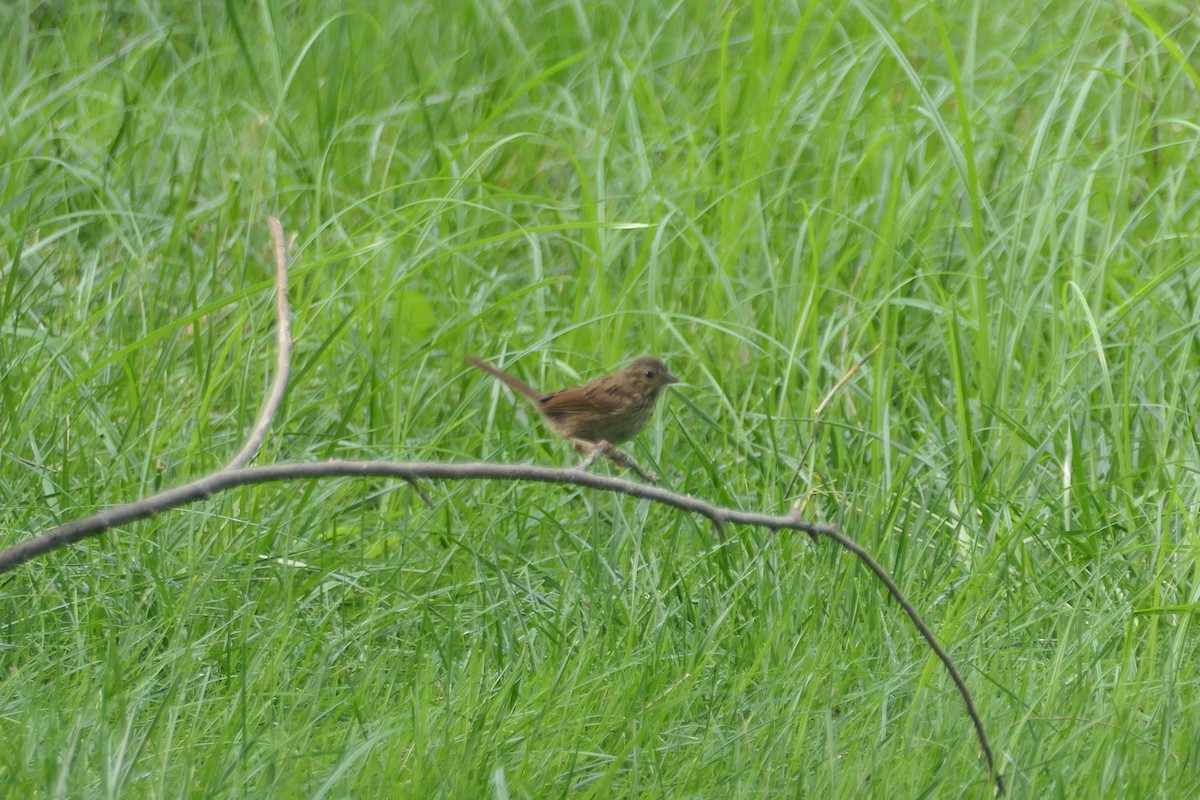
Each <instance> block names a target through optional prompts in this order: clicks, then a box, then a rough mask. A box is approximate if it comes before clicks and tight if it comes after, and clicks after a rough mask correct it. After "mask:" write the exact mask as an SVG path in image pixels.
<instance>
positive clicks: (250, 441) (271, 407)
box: [225, 217, 292, 469]
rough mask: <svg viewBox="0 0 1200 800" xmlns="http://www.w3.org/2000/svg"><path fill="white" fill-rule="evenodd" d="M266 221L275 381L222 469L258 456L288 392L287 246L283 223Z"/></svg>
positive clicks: (241, 464) (274, 219)
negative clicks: (272, 281)
mask: <svg viewBox="0 0 1200 800" xmlns="http://www.w3.org/2000/svg"><path fill="white" fill-rule="evenodd" d="M267 224H268V226H270V228H271V241H272V243H273V244H274V246H275V247H274V251H275V345H276V349H275V380H274V381H272V382H271V389H270V390H269V391H268V392H267V399H266V401H264V402H263V407H262V410H261V411H259V412H258V419H256V420H255V421H254V427H253V428H251V429H250V435H249V436H248V437H247V438H246V443H245V444H244V445H242V449H241V450H239V451H238V453H237V455H235V456H234V457H233V458H232V459H230V461H229V463H228V464H226V465H225V469H238V468H239V467H244V466H246V465H247V464H249V463H250V460H251V459H253V458H254V457H255V456H256V455H258V449H259V448H260V447H262V443H263V440H265V439H266V438H267V429H268V428H270V427H271V422H272V421H274V419H275V414H276V413H278V411H279V404H280V403H282V402H283V394H284V392H286V391H287V382H288V375H289V373H290V372H291V363H292V319H291V314H290V312H289V310H288V296H287V292H288V248H287V241H286V240H285V239H284V237H283V225H281V224H280V223H279V220H278V219H276V218H275V217H268V218H267Z"/></svg>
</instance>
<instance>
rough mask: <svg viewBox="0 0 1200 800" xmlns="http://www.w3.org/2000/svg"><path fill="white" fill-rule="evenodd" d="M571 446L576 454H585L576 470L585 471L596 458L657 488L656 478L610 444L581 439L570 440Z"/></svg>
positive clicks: (602, 441)
mask: <svg viewBox="0 0 1200 800" xmlns="http://www.w3.org/2000/svg"><path fill="white" fill-rule="evenodd" d="M571 444H572V445H573V446H574V447H575V450H576V452H579V453H587V457H586V458H584V459H583V461H582V462H581V463H580V465H579V467H578V469H587V468H588V467H590V466H591V465H592V464H595V463H596V459H598V458H601V457H603V458H607V459H608V460H609V461H611V462H613V463H614V464H616V465H617V466H619V467H624V468H625V469H628V470H631V471H633V472H634V473H636V474H637V476H638V477H639V478H641V479H642V480H644V481H645V482H646V483H649V484H652V485H655V486H657V485H658V476H657V475H655V474H653V473H651V472H647V471H646V470H644V469H642V468H641V467H640V466H638V463H637V462H636V461H634V460H633V459H632V458H630V457H629V454H628V453H626V452H625V451H624V450H618V449H617V448H615V447H613V446H612V444H611V443H609V442H606V441H604V440H603V439H601V440H600V441H598V442H588V441H584V440H583V439H572V440H571Z"/></svg>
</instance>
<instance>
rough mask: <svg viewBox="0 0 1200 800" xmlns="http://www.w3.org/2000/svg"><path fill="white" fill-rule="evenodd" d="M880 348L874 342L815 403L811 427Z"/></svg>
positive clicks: (798, 465) (799, 464) (793, 482)
mask: <svg viewBox="0 0 1200 800" xmlns="http://www.w3.org/2000/svg"><path fill="white" fill-rule="evenodd" d="M881 347H883V341H882V340H881V341H879V342H876V343H875V346H874V347H872V348H871V349H870V350H868V351H867V354H866V355H865V356H863V357H862V358H860V359H859V360H858V361H856V362H855V363H854V366H852V367H850V369H848V370H846V372H845V374H844V375H842V377H840V378H838V380H837V383H835V384H833V388H831V389H830V390H829V391H828V392H826V393H825V396H824V397H822V398H821V402H819V403H817V407H816V409H815V410H814V411H813V425H814V426H815V425H816V424H817V423H818V422H820V421H821V413H822V412H823V411H825V407H826V406H828V405H829V404H830V403H831V402H832V401H833V396H834V395H835V394H837V393H838V390H839V389H841V388H842V387H843V386H845V385H846V382H847V381H849V380H850V379H851V378H853V377H854V374H855V373H856V372H858V371H859V370H860V369H862V365H863V364H865V363H867V359H869V358H870V357H871V356H873V355H875V353H876V351H877V350H879V348H881ZM814 441H816V437H815V436H814V437H812V438H811V439H809V440H808V447H806V448H805V449H804V453H803V454H802V455H801V456H800V460H799V461H798V462H797V463H796V471H795V472H794V473H792V479H791V480H790V481H788V487H787V491H785V492H784V493H783V496H784V497H788V496H789V495H791V493H792V487H794V486H795V485H796V481H797V480H798V479H799V478H800V470H801V469H802V468H803V466H804V462H805V460H806V459H807V458H808V451H809V450H811V449H812V446H813V442H814Z"/></svg>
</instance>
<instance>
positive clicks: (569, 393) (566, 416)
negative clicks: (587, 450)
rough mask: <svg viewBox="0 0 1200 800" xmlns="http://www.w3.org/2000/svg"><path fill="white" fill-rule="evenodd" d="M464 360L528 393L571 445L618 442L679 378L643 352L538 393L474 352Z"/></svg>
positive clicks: (631, 434)
mask: <svg viewBox="0 0 1200 800" xmlns="http://www.w3.org/2000/svg"><path fill="white" fill-rule="evenodd" d="M467 361H469V362H471V364H472V365H474V366H476V367H478V368H479V369H481V370H483V371H484V372H486V373H488V374H489V375H491V376H493V377H495V378H497V379H499V380H501V381H503V382H504V383H505V384H507V385H508V386H509V387H510V388H511V389H512V390H513V391H515V392H518V393H520V394H523V395H524V396H525V397H527V398H528V399H529V401H530V402H531V403H533V405H534V407H535V408H536V409H537V410H538V413H539V414H541V415H542V419H544V420H546V425H547V426H549V428H550V430H552V431H554V432H555V433H557V434H558V435H559V436H561V437H563V438H564V439H568V440H570V441H571V442H572V443H574V444H575V445H576V447H578V446H579V444H580V443H581V442H587V443H590V444H596V443H599V442H608V443H609V444H620V443H621V442H624V441H627V440H629V439H632V438H633V437H634V436H636V435H637V434H638V431H640V430H641V429H642V428H643V427H644V426H645V425H646V423H647V422H648V421H649V420H650V416H651V414H653V413H654V404H655V401H657V400H658V395H659V393H660V392H661V391H662V390H663V389H664V388H666V387H667V386H670V385H671V384H672V383H678V382H679V379H678V378H676V377H675V376H674V375H672V374H671V371H670V370H668V369H667V365H666V364H664V363H663V362H662V361H661V360H659V359H657V358H654V357H653V356H642V357H641V358H638V359H637V360H635V361H634V362H633V363H632V364H630V365H629V366H627V367H625V368H624V369H621V370H618V371H616V372H614V373H612V374H610V375H605V376H604V377H603V378H597V379H596V380H594V381H592V382H591V383H587V384H584V385H583V386H573V387H571V388H569V389H561V390H559V391H557V392H555V393H554V394H543V393H541V392H538V391H537V390H535V389H534V388H533V387H532V386H530V385H529V384H527V383H525V382H524V381H522V380H521V379H520V378H516V377H514V376H512V375H509V374H508V373H507V372H504V371H503V370H500V369H497V368H496V367H493V366H492V365H491V364H489V363H487V362H486V361H482V360H480V359H478V358H476V357H475V356H467Z"/></svg>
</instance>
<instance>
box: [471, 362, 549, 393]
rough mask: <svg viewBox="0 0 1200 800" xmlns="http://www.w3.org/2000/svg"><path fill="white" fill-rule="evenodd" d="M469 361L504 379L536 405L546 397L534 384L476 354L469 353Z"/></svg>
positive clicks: (501, 379)
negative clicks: (531, 384)
mask: <svg viewBox="0 0 1200 800" xmlns="http://www.w3.org/2000/svg"><path fill="white" fill-rule="evenodd" d="M467 361H468V362H470V364H471V366H473V367H476V368H478V369H481V370H483V371H484V372H486V373H487V374H489V375H491V376H492V377H493V378H495V379H496V380H499V381H503V382H504V383H505V384H507V385H508V387H509V388H510V389H512V390H513V391H514V392H518V393H520V394H523V395H525V396H526V397H528V398H529V400H530V402H532V403H533V404H534V405H537V404H538V403H539V402H541V400H542V398H543V397H545V395H543V394H542V393H541V392H539V391H536V390H535V389H534V388H533V387H532V386H530V385H529V384H528V383H526V382H525V381H523V380H521V379H520V378H517V377H514V376H512V375H509V374H508V373H507V372H505V371H503V370H500V369H497V368H495V367H493V366H492V365H491V364H489V363H487V362H486V361H484V360H483V359H480V358H476V357H475V356H470V355H469V356H467Z"/></svg>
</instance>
